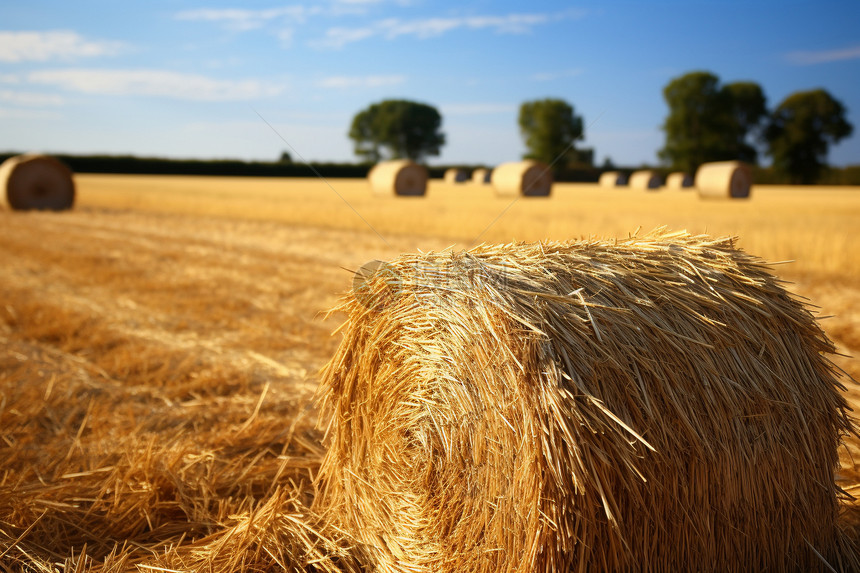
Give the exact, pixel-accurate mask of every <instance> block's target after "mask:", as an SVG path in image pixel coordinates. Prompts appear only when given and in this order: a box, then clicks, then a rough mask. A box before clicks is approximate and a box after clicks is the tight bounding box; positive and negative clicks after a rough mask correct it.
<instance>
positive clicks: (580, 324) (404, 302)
mask: <svg viewBox="0 0 860 573" xmlns="http://www.w3.org/2000/svg"><path fill="white" fill-rule="evenodd" d="M341 310H344V311H345V312H346V313H347V315H348V320H347V323H346V324H345V326H344V329H343V333H344V339H343V342H342V343H341V345H340V347H339V349H338V351H337V352H336V354H335V356H334V357H333V359H332V361H331V362H330V363H329V364H328V365H327V367H326V368H325V370H324V372H323V379H322V382H321V387H320V392H321V394H320V395H321V397H322V401H323V406H324V409H325V411H326V412H328V413H329V415H330V416H331V419H330V424H331V425H330V429H329V433H328V440H329V443H328V446H329V449H328V452H327V454H326V458H325V461H324V463H323V467H322V469H321V472H320V475H319V487H320V494H319V496H318V498H317V500H316V502H315V503H316V504H317V509H318V510H319V511H323V512H325V515H327V516H328V518H330V519H332V520H333V521H334V523H335V525H336V526H337V527H339V528H341V529H342V530H344V531H345V532H347V533H348V534H349V535H351V536H353V537H354V538H355V540H356V543H357V544H359V545H360V546H361V547H363V548H364V549H363V551H365V553H366V558H367V560H368V566H369V567H376V568H378V569H379V570H384V571H415V572H425V571H426V572H429V571H451V572H453V571H487V572H489V571H497V570H507V571H523V572H525V571H546V572H549V571H560V570H565V571H593V570H631V569H650V570H665V571H668V570H709V571H722V570H746V569H748V568H749V567H750V566H754V567H756V568H759V569H768V570H818V569H820V568H822V565H821V560H820V558H819V557H818V554H820V555H821V556H822V557H823V558H824V559H827V560H828V561H829V562H831V563H838V562H839V560H840V559H843V560H844V561H842V562H843V563H845V562H850V563H854V564H856V557H850V556H846V555H844V554H843V553H842V551H843V549H844V548H845V547H846V544H845V543H846V542H845V539H844V537H842V536H841V532H840V530H839V528H838V527H837V523H836V518H837V497H836V496H837V493H838V490H837V488H836V487H835V485H834V483H833V475H832V472H833V470H834V468H835V465H836V463H837V456H836V448H837V444H838V443H839V439H840V436H841V435H843V434H844V433H845V432H847V431H849V429H850V428H851V423H850V421H849V419H848V417H847V414H846V404H845V402H844V399H843V398H842V397H841V395H840V394H839V392H838V390H837V387H838V381H836V380H835V379H834V377H833V376H834V375H833V370H832V367H831V366H830V364H829V363H828V361H827V360H826V358H824V353H825V352H828V351H832V350H833V348H832V345H831V344H830V343H829V341H828V340H827V339H826V338H825V337H824V335H823V333H822V332H821V330H820V329H819V328H818V326H817V325H816V324H815V322H814V320H813V318H812V316H811V315H810V313H809V312H808V311H807V310H806V309H805V308H804V307H803V306H802V305H801V304H800V303H798V302H797V301H796V300H794V299H793V298H792V297H791V296H790V295H789V294H788V293H787V292H786V291H785V290H784V289H783V288H782V287H781V286H780V285H779V282H778V281H777V280H776V279H775V278H774V277H773V276H771V275H770V274H769V272H768V270H767V269H766V267H765V266H764V265H763V264H762V263H761V262H759V261H758V260H756V259H754V258H752V257H749V256H747V255H746V254H744V253H743V252H742V251H739V250H737V249H736V248H734V246H733V243H732V242H731V241H730V240H713V239H710V238H707V237H692V236H688V235H684V234H664V233H663V234H655V235H651V236H648V237H645V238H641V239H631V240H619V241H587V242H575V243H542V244H512V245H500V246H484V247H479V248H477V249H473V250H471V251H468V252H463V253H450V252H448V253H429V254H422V255H404V256H402V257H400V258H398V259H396V260H395V261H392V262H390V263H386V264H384V265H382V266H380V267H378V268H377V270H376V271H375V273H374V274H372V275H371V276H369V277H365V279H364V280H362V281H359V283H357V285H356V287H355V289H354V291H353V292H352V293H351V294H350V295H348V296H347V298H346V299H345V301H344V303H343V306H342V307H341ZM788 468H790V469H788Z"/></svg>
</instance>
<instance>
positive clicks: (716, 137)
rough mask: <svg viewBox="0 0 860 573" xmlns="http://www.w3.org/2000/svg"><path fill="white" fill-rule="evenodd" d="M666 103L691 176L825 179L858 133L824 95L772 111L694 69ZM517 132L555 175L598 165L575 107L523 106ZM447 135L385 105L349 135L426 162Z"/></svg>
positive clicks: (365, 154) (754, 87) (368, 153)
mask: <svg viewBox="0 0 860 573" xmlns="http://www.w3.org/2000/svg"><path fill="white" fill-rule="evenodd" d="M663 97H664V99H665V101H666V104H667V106H668V107H669V114H668V116H667V117H666V120H665V122H664V123H663V125H662V129H663V131H664V133H665V144H664V146H663V148H662V149H660V150H659V152H658V156H659V158H660V160H661V161H662V162H663V164H664V166H665V168H667V169H670V170H679V171H685V172H688V173H695V171H696V169H697V168H698V167H699V166H700V165H701V164H703V163H707V162H711V161H723V160H733V159H736V160H741V161H745V162H748V163H751V164H753V165H757V164H758V160H759V157H760V155H761V154H762V152H763V153H764V154H765V155H768V156H769V157H770V158H771V160H772V170H773V172H774V175H775V176H776V178H778V179H784V180H788V181H790V182H792V183H806V184H809V183H815V182H818V181H819V180H821V179H822V176H823V175H824V174H825V170H826V167H827V154H828V151H829V148H830V145H832V144H835V143H837V142H839V141H841V140H842V139H844V138H846V137H848V136H850V135H851V133H852V131H853V126H852V125H851V124H850V123H849V122H848V120H847V119H846V113H847V110H846V109H845V107H844V106H843V105H842V103H841V102H840V101H839V100H837V99H836V98H835V97H833V96H832V95H831V94H829V93H828V92H827V91H826V90H824V89H814V90H809V91H800V92H796V93H793V94H791V95H789V96H788V97H787V98H785V100H783V101H782V102H781V103H780V104H779V105H778V106H777V107H776V108H775V109H773V110H768V107H767V98H766V96H765V93H764V90H762V88H761V86H759V85H758V84H757V83H755V82H733V83H729V84H721V82H720V79H719V78H718V77H717V76H716V75H715V74H713V73H711V72H706V71H695V72H690V73H687V74H684V75H682V76H680V77H677V78H674V79H673V80H671V81H670V82H669V84H668V85H666V87H665V88H664V89H663ZM518 126H519V130H520V135H521V136H522V138H523V142H524V144H525V146H526V150H527V151H526V153H525V155H524V158H525V159H536V160H540V161H543V162H544V163H546V164H548V165H552V166H553V167H554V168H555V169H557V170H567V171H570V170H575V169H578V168H579V169H588V168H593V164H594V150H593V149H578V148H577V147H576V143H577V142H578V141H581V140H582V139H583V138H584V137H585V131H584V122H583V118H582V116H581V115H577V114H576V112H575V109H574V107H573V105H571V104H570V103H569V102H567V101H565V100H563V99H557V98H546V99H539V100H533V101H526V102H523V103H522V104H521V105H520V109H519V116H518ZM441 128H442V116H441V114H440V113H439V111H438V110H437V109H436V108H435V107H433V106H432V105H429V104H426V103H420V102H414V101H409V100H400V99H398V100H385V101H381V102H378V103H374V104H372V105H370V106H369V107H368V108H366V109H364V110H361V111H359V112H358V113H357V114H356V115H355V117H354V118H353V121H352V125H351V127H350V130H349V137H350V139H352V140H353V143H354V150H355V153H356V155H357V156H359V157H361V158H362V159H364V160H365V161H368V162H371V163H375V162H377V161H380V160H382V159H397V158H409V159H413V160H416V161H421V160H423V159H425V158H427V157H431V156H438V155H439V153H440V151H441V148H442V146H443V145H444V144H445V134H444V133H443V132H442V129H441Z"/></svg>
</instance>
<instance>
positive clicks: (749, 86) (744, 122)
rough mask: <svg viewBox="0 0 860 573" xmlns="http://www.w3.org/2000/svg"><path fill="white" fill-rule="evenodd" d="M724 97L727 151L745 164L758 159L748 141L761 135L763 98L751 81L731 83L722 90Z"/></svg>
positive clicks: (758, 87)
mask: <svg viewBox="0 0 860 573" xmlns="http://www.w3.org/2000/svg"><path fill="white" fill-rule="evenodd" d="M722 91H723V92H725V94H726V96H727V98H728V105H729V113H730V117H729V118H727V121H726V134H727V136H728V137H730V140H729V141H728V142H727V143H728V150H729V151H730V152H731V154H732V155H734V156H735V158H737V159H740V160H741V161H746V162H747V163H753V164H755V163H757V162H758V150H757V149H756V148H755V147H754V146H753V145H752V144H751V143H750V140H751V139H753V140H755V139H758V138H759V137H758V136H760V135H761V128H762V123H763V121H764V120H765V119H766V118H767V98H766V97H765V95H764V91H762V89H761V86H760V85H758V84H757V83H755V82H734V83H731V84H726V85H725V86H723V89H722Z"/></svg>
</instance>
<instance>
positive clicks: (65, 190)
mask: <svg viewBox="0 0 860 573" xmlns="http://www.w3.org/2000/svg"><path fill="white" fill-rule="evenodd" d="M0 187H2V189H3V191H4V193H3V196H5V198H6V202H7V203H8V205H9V207H10V208H12V209H14V210H51V211H65V210H67V209H71V208H72V206H73V205H74V203H75V182H74V179H73V177H72V172H71V170H70V169H69V168H68V167H66V165H64V164H63V163H61V162H60V161H58V160H56V159H54V158H53V157H49V156H47V155H38V154H27V155H17V156H15V157H10V158H9V159H7V160H6V161H4V162H3V164H2V165H0Z"/></svg>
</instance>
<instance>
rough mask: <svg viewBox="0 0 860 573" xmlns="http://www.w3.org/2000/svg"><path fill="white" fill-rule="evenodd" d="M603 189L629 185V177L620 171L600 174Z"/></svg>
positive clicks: (600, 183)
mask: <svg viewBox="0 0 860 573" xmlns="http://www.w3.org/2000/svg"><path fill="white" fill-rule="evenodd" d="M598 183H599V185H600V186H601V187H620V186H623V185H627V176H626V175H624V174H623V173H621V172H620V171H605V172H603V173H601V174H600V180H599V182H598Z"/></svg>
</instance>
